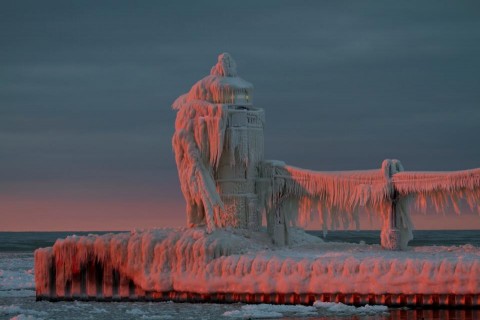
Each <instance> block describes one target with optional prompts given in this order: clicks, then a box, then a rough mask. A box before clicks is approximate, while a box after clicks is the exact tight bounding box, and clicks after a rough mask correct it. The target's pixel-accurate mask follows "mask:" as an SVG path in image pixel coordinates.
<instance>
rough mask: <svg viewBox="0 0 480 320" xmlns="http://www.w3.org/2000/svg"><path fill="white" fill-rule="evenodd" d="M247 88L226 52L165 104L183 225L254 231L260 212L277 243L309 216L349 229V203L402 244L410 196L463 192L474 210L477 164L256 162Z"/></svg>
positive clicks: (258, 139) (407, 234)
mask: <svg viewBox="0 0 480 320" xmlns="http://www.w3.org/2000/svg"><path fill="white" fill-rule="evenodd" d="M252 93H253V86H252V85H251V84H250V83H248V82H246V81H245V80H243V79H241V78H239V77H238V75H237V70H236V64H235V62H234V60H233V59H232V57H231V56H230V55H229V54H228V53H224V54H221V55H220V56H219V57H218V62H217V64H216V65H215V66H214V67H213V68H212V70H211V73H210V75H209V76H207V77H205V78H204V79H202V80H200V81H198V82H197V83H196V84H195V85H194V86H193V87H192V89H191V90H190V92H189V93H187V94H185V95H183V96H181V97H179V98H178V99H177V100H176V101H175V102H174V104H173V108H174V109H175V110H177V112H178V113H177V120H176V124H175V134H174V137H173V149H174V151H175V157H176V161H177V166H178V172H179V177H180V182H181V186H182V191H183V194H184V196H185V199H186V202H187V216H188V225H189V226H191V227H193V226H201V225H206V227H207V229H208V230H209V231H210V232H211V231H212V230H214V229H215V228H217V227H226V226H232V227H240V228H248V229H251V230H258V227H259V225H260V224H261V221H262V216H263V217H265V220H266V221H267V229H268V233H269V234H270V236H271V237H272V240H273V241H274V242H275V243H276V244H279V245H285V244H288V242H289V229H290V227H291V226H295V225H297V224H299V225H302V226H305V225H308V223H309V222H310V221H312V219H313V218H314V217H315V215H317V216H318V217H319V219H320V221H321V223H322V225H323V229H324V232H326V231H327V230H328V229H329V228H331V229H335V228H338V227H339V226H340V225H341V224H342V225H343V226H344V227H348V226H349V225H350V224H352V223H355V225H356V226H357V228H358V226H359V225H358V224H359V219H358V213H359V209H362V210H363V211H365V210H367V211H369V212H371V213H372V214H373V215H377V216H379V218H380V219H382V221H383V227H382V233H381V242H382V245H383V247H384V248H387V249H405V248H406V247H407V244H408V241H410V240H411V239H412V237H413V236H412V228H413V224H412V221H411V219H410V216H409V204H410V203H411V202H412V200H415V201H414V202H415V203H417V205H418V206H419V207H421V208H423V209H425V208H426V205H427V203H428V201H430V202H432V204H433V205H434V207H435V208H436V209H437V211H438V210H439V209H442V208H445V207H446V206H447V204H451V205H453V206H454V208H456V210H457V211H458V212H459V210H458V202H459V199H462V198H465V199H466V200H467V201H468V203H469V204H470V207H471V208H472V209H477V210H479V212H480V207H479V205H478V203H479V201H478V200H479V199H480V169H475V170H467V171H460V172H450V173H433V172H423V173H422V172H405V171H404V168H403V166H402V164H401V163H400V161H398V160H390V159H387V160H384V161H383V163H382V166H381V168H380V169H376V170H365V171H341V172H318V171H311V170H305V169H300V168H296V167H293V166H289V165H286V164H285V163H283V162H281V161H266V160H264V151H263V126H264V122H265V118H264V112H263V110H262V109H259V108H255V107H254V106H253V105H252Z"/></svg>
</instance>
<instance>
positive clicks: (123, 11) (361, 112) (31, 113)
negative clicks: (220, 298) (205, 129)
mask: <svg viewBox="0 0 480 320" xmlns="http://www.w3.org/2000/svg"><path fill="white" fill-rule="evenodd" d="M479 16H480V11H479V7H478V5H477V4H476V3H475V2H439V1H435V2H421V3H413V2H409V3H404V2H401V3H400V2H368V1H367V2H365V1H362V2H358V1H352V2H338V1H332V2H323V1H322V2H320V1H318V2H317V1H302V2H299V1H295V2H294V1H291V2H279V1H275V2H270V1H242V2H225V1H208V2H200V1H198V2H197V1H184V2H178V1H172V2H159V1H151V2H149V1H142V2H133V1H132V2H123V1H121V2H118V1H115V2H96V1H95V2H65V1H58V2H52V1H43V2H38V1H32V2H24V1H11V2H2V3H1V4H0V47H1V50H0V103H1V104H0V146H1V148H2V157H1V159H0V164H1V166H0V176H1V177H2V179H1V181H0V187H1V189H2V190H11V186H13V185H19V183H20V184H21V185H20V187H18V188H28V186H29V184H28V183H29V181H31V182H32V183H31V186H32V189H35V188H37V187H36V186H37V184H36V183H38V182H39V181H40V182H41V181H47V182H48V181H55V183H56V184H52V186H57V184H58V183H60V184H61V183H62V181H63V182H64V183H65V184H69V183H71V182H72V181H78V182H79V183H86V181H88V182H89V183H92V182H94V181H98V182H99V183H100V182H101V183H104V184H108V183H111V184H112V187H111V188H112V189H121V188H123V187H124V186H123V185H122V181H124V182H125V185H127V184H128V185H129V184H139V183H140V182H139V181H143V184H144V186H143V187H142V192H143V190H146V189H148V187H151V188H156V189H159V190H160V189H161V190H164V191H165V192H166V193H165V195H164V197H166V198H168V197H170V196H172V195H174V196H175V197H178V196H179V188H178V182H177V181H176V179H177V178H176V169H175V166H174V160H173V154H172V152H171V147H170V139H171V135H172V132H173V125H174V124H173V122H174V118H175V114H174V112H173V111H171V110H170V105H171V103H172V101H173V100H174V99H175V98H176V97H177V96H178V95H180V94H182V93H184V92H186V91H187V90H189V88H190V87H191V85H192V84H193V83H194V82H196V81H197V80H199V79H200V78H201V77H203V76H205V75H206V74H207V73H208V72H209V70H210V67H211V66H212V65H213V64H214V63H215V61H216V56H217V55H218V54H219V53H220V52H223V51H228V52H230V53H231V54H232V55H233V56H234V57H235V58H236V60H237V64H238V69H239V73H240V75H241V76H242V77H244V78H245V79H247V80H249V81H251V82H253V83H254V85H255V104H256V105H257V106H259V107H263V108H265V110H266V112H267V128H266V153H267V157H268V158H276V159H283V160H285V161H287V162H289V163H292V164H296V165H299V166H304V167H310V168H313V169H318V170H341V169H367V168H376V167H379V165H380V163H381V161H382V160H383V159H384V158H387V157H397V158H399V159H401V160H402V161H403V162H404V164H405V166H406V167H407V169H416V170H421V169H423V170H425V169H432V170H441V169H444V170H454V169H461V168H470V167H479V166H480V149H479V148H478V147H477V145H478V142H477V140H478V137H479V136H480V106H479V101H480V93H479V92H480V90H479V88H480V77H479V76H478V74H479V71H480V62H479V58H478V57H479V56H480V19H479V18H480V17H479ZM140 184H141V183H140ZM9 187H10V189H9ZM52 188H53V187H52ZM102 190H103V189H102ZM101 192H104V193H108V192H113V191H111V190H110V191H106V190H103V191H101Z"/></svg>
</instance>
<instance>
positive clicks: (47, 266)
mask: <svg viewBox="0 0 480 320" xmlns="http://www.w3.org/2000/svg"><path fill="white" fill-rule="evenodd" d="M292 243H293V244H292V246H291V247H290V248H285V247H282V248H279V247H277V246H274V245H271V241H270V239H269V238H268V236H266V235H265V233H262V232H251V231H247V230H231V231H223V230H217V231H215V232H213V233H211V234H208V233H206V232H205V230H203V229H200V228H194V229H181V230H172V229H163V230H151V231H142V232H132V233H122V234H115V235H114V234H108V235H102V236H95V235H90V236H86V237H74V236H72V237H68V238H66V239H64V240H58V241H57V242H56V243H55V245H54V246H53V247H51V248H44V249H39V250H37V251H36V252H35V281H36V290H37V299H38V300H52V301H57V300H97V301H120V300H121V301H125V300H128V301H167V300H172V301H189V302H225V303H231V302H247V303H272V304H312V303H313V302H314V301H317V300H320V301H325V302H342V303H345V304H351V305H364V304H382V305H389V306H422V307H427V306H428V307H467V308H468V307H480V289H479V288H480V249H479V248H476V247H473V246H469V245H466V246H460V247H440V246H439V247H436V246H434V247H417V248H410V249H409V250H407V251H400V252H392V251H385V250H382V249H381V247H380V246H378V245H360V244H359V245H357V244H347V243H323V242H322V241H321V240H320V239H318V238H315V237H312V236H309V235H307V234H305V233H303V232H302V231H301V230H295V232H294V233H293V237H292Z"/></svg>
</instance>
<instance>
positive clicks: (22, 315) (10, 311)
mask: <svg viewBox="0 0 480 320" xmlns="http://www.w3.org/2000/svg"><path fill="white" fill-rule="evenodd" d="M2 314H5V315H14V316H13V317H12V318H11V319H42V317H45V316H46V315H47V312H45V311H37V310H30V309H24V308H21V307H19V306H16V305H10V306H1V305H0V315H2Z"/></svg>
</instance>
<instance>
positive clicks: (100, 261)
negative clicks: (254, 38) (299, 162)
mask: <svg viewBox="0 0 480 320" xmlns="http://www.w3.org/2000/svg"><path fill="white" fill-rule="evenodd" d="M252 91H253V87H252V85H251V84H250V83H248V82H246V81H245V80H243V79H241V78H240V77H238V76H237V73H236V67H235V62H234V61H233V59H232V58H231V57H230V56H229V55H228V54H222V55H220V56H219V58H218V62H217V64H216V65H215V66H214V67H213V68H212V71H211V74H210V75H209V76H207V77H205V78H204V79H202V80H200V81H199V82H197V83H196V84H195V85H194V86H193V87H192V89H191V90H190V91H189V92H188V93H187V94H185V95H183V96H181V97H179V98H178V99H177V100H176V101H175V102H174V104H173V107H174V109H175V110H176V111H177V119H176V123H175V133H174V136H173V148H174V152H175V159H176V162H177V167H178V173H179V177H180V182H181V188H182V192H183V194H184V196H185V199H186V204H187V216H188V228H176V229H175V228H163V229H150V230H133V231H131V232H127V233H118V234H113V233H111V234H104V235H88V236H80V237H79V236H74V235H73V236H69V237H67V238H66V239H59V240H57V241H56V242H55V244H54V245H53V246H52V247H48V248H40V249H37V250H36V251H35V268H34V269H35V287H36V296H37V299H39V300H42V299H46V300H54V301H55V300H73V299H83V300H101V301H122V300H146V301H165V300H174V301H191V302H199V301H204V302H248V303H280V304H285V303H286V304H299V303H302V304H310V305H311V304H313V302H314V301H316V300H320V301H324V302H325V301H326V302H342V303H347V304H354V305H359V304H361V305H364V304H384V305H391V306H412V307H416V306H434V307H439V306H441V307H479V306H480V259H479V257H480V248H475V247H473V246H470V245H467V246H464V247H442V246H439V247H416V248H411V249H410V250H403V251H402V250H399V251H396V252H391V251H388V250H384V249H393V250H398V249H404V248H406V247H407V243H408V241H409V240H410V239H411V238H412V232H411V230H412V223H411V221H410V216H409V207H410V206H411V205H412V204H416V205H417V207H419V208H423V209H425V208H427V207H433V209H436V210H437V211H441V210H442V209H444V208H448V207H450V206H453V208H456V209H457V210H459V209H458V208H459V207H458V205H457V204H458V203H460V202H462V201H464V202H465V204H468V205H469V207H470V208H471V209H475V210H479V211H480V205H479V204H480V169H472V170H464V171H456V172H410V171H404V169H403V166H402V164H401V163H400V161H398V160H390V159H387V160H384V161H383V162H382V165H381V168H378V169H373V170H360V171H337V172H322V171H311V170H306V169H301V168H297V167H293V166H290V165H287V164H285V163H284V162H282V161H267V160H265V159H264V153H263V142H264V141H263V128H264V124H265V120H264V112H263V110H262V109H260V108H256V107H255V106H254V105H253V103H252V93H253V92H252ZM364 210H370V211H371V214H372V215H374V216H375V217H376V218H378V219H380V220H381V221H382V232H381V245H382V246H381V247H380V246H378V245H366V244H364V243H360V244H356V243H325V242H323V241H322V240H321V239H320V238H318V237H315V236H312V235H309V234H307V233H305V232H304V231H303V230H301V229H299V228H296V227H295V226H296V225H308V223H310V222H311V221H312V220H313V218H315V217H317V218H318V219H319V220H320V222H321V223H322V224H323V228H324V230H327V229H328V228H337V227H339V226H341V225H343V226H348V225H349V224H350V223H355V224H358V221H359V219H358V216H359V214H360V213H361V212H363V211H364ZM264 220H265V221H266V224H267V232H264V231H263V228H262V229H261V230H258V229H259V228H260V226H261V225H262V222H263V221H264Z"/></svg>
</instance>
